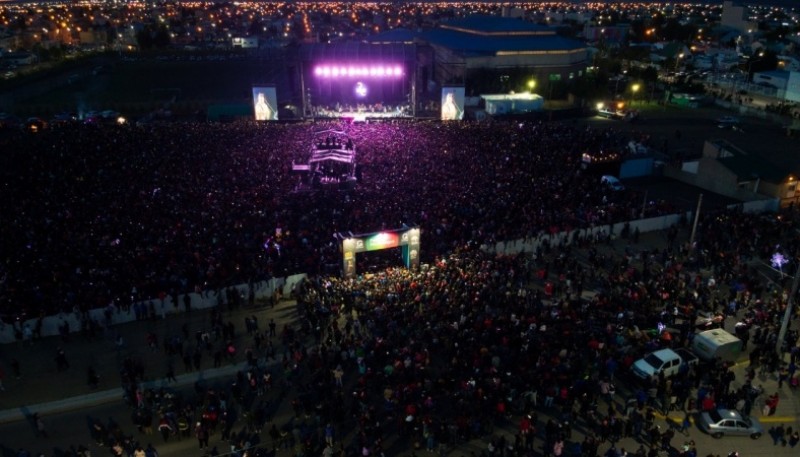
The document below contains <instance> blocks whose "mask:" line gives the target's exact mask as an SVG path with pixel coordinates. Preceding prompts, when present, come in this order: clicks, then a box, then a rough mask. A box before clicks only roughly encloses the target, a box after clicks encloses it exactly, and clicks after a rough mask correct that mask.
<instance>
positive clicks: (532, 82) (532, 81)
mask: <svg viewBox="0 0 800 457" xmlns="http://www.w3.org/2000/svg"><path fill="white" fill-rule="evenodd" d="M535 87H536V80H535V79H529V80H528V92H533V89H534V88H535Z"/></svg>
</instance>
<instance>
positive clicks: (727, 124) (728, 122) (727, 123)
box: [717, 116, 740, 130]
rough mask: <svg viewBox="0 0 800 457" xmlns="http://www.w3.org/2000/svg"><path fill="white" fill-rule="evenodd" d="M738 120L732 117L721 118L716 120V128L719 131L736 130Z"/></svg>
mask: <svg viewBox="0 0 800 457" xmlns="http://www.w3.org/2000/svg"><path fill="white" fill-rule="evenodd" d="M739 123H740V121H739V118H738V117H734V116H722V117H721V118H719V119H717V127H718V128H721V129H733V130H735V129H737V128H738V127H739Z"/></svg>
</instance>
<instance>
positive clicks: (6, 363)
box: [0, 301, 296, 423]
mask: <svg viewBox="0 0 800 457" xmlns="http://www.w3.org/2000/svg"><path fill="white" fill-rule="evenodd" d="M210 315H211V310H195V311H192V312H191V313H189V314H180V315H170V316H167V318H165V319H160V320H156V321H136V322H131V323H127V324H121V325H117V326H114V327H113V328H112V332H115V333H114V334H112V335H99V336H97V337H96V338H95V339H93V340H91V341H88V340H85V339H84V338H83V337H82V336H81V335H80V334H72V335H70V339H69V341H66V342H65V341H62V339H61V338H60V337H47V338H43V339H40V340H37V341H34V342H33V344H32V345H26V346H22V345H21V344H17V343H15V344H8V345H0V366H2V368H3V371H4V372H5V374H6V376H5V380H4V382H3V384H4V386H5V391H4V392H0V423H4V422H8V421H14V420H19V419H21V418H23V417H25V415H26V414H31V413H33V412H41V413H44V412H55V411H65V410H69V409H76V408H80V407H83V406H89V405H96V404H101V403H107V402H110V401H117V400H121V399H122V389H121V384H120V370H121V368H122V366H123V362H124V360H125V359H126V358H128V357H129V358H130V359H131V360H134V361H138V362H141V363H142V365H143V366H144V378H145V382H146V383H147V384H149V385H156V386H161V385H162V384H161V383H162V381H163V379H164V378H165V375H166V372H167V367H168V366H169V364H170V363H171V364H172V366H173V367H174V369H175V375H176V378H177V379H178V385H187V384H192V383H194V382H195V381H197V380H198V379H200V378H203V379H209V378H217V377H222V376H227V375H230V374H234V373H236V371H237V370H238V369H239V368H240V367H241V366H242V365H243V363H244V362H243V361H244V350H245V349H246V348H247V347H250V346H252V338H251V337H250V336H249V335H248V334H247V333H246V331H245V325H244V319H245V317H246V316H256V318H257V319H258V326H259V329H260V330H261V331H262V332H265V333H268V327H267V324H268V322H269V321H270V319H274V320H275V323H276V326H277V332H278V334H280V330H281V329H282V328H283V326H284V324H287V323H290V322H292V321H294V320H295V316H296V310H295V302H294V301H283V302H281V303H280V304H278V305H277V306H276V307H275V308H268V307H264V306H258V305H257V306H256V307H254V308H247V307H244V308H238V309H235V310H233V311H232V312H231V311H229V310H228V309H227V308H226V309H225V310H224V314H223V322H225V323H227V322H231V323H233V325H234V327H235V329H236V333H235V335H236V337H235V339H234V340H233V342H234V345H235V346H236V347H237V349H239V350H238V351H237V358H236V363H235V364H231V363H230V362H226V364H224V365H223V366H222V367H220V368H212V367H213V359H212V357H211V356H209V355H208V353H207V352H203V356H202V359H201V364H200V371H189V372H186V371H185V370H184V368H185V367H184V362H183V359H182V357H180V356H168V355H167V354H166V352H165V351H164V350H163V341H164V339H165V337H172V336H180V337H181V338H184V335H186V334H188V338H185V343H184V349H186V348H188V347H192V348H194V345H195V332H197V331H200V330H205V329H208V328H210V325H209V323H210V317H209V316H210ZM184 326H185V330H186V332H185V333H184V329H183V327H184ZM116 332H119V334H120V335H122V337H123V339H124V341H125V346H124V347H123V348H122V349H119V350H118V349H117V347H116V344H115V343H114V341H113V340H114V337H115V336H116ZM148 332H153V333H155V334H156V335H157V336H158V341H159V347H158V348H157V349H156V350H151V349H150V348H149V347H148V346H147V343H146V335H147V333H148ZM212 339H213V337H212ZM221 343H223V342H222V341H219V342H217V344H221ZM273 343H274V344H275V349H276V353H277V354H281V352H282V351H283V347H282V345H281V344H280V341H279V339H277V338H273ZM59 347H61V348H63V349H64V351H65V353H66V356H67V360H68V362H69V368H68V369H67V370H65V371H62V372H58V371H57V370H56V362H55V355H56V351H57V349H58V348H59ZM13 358H16V359H17V360H18V361H19V364H20V374H21V377H20V378H19V379H16V378H15V376H14V373H13V371H12V369H11V360H12V359H13ZM89 367H93V368H94V370H95V372H96V373H97V375H98V376H99V377H100V382H99V385H98V388H97V389H95V390H92V389H90V388H89V386H88V373H87V370H88V368H89ZM172 385H173V386H175V385H176V384H175V383H172Z"/></svg>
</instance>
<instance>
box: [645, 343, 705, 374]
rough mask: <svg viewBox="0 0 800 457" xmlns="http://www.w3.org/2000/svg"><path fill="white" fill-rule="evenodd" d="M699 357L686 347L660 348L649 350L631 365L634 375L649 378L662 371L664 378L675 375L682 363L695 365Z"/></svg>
mask: <svg viewBox="0 0 800 457" xmlns="http://www.w3.org/2000/svg"><path fill="white" fill-rule="evenodd" d="M698 362H699V359H698V358H697V356H696V355H694V354H692V353H691V352H689V351H687V350H686V349H675V350H672V349H661V350H658V351H655V352H651V353H650V354H647V355H646V356H644V357H642V358H641V359H639V360H637V361H636V362H634V363H633V365H632V366H631V370H632V371H633V374H634V376H636V377H637V378H639V379H649V378H651V377H653V376H659V374H660V373H664V377H665V378H669V377H671V376H675V375H676V374H678V373H679V372H680V371H681V367H682V366H683V365H687V366H692V365H697V363H698Z"/></svg>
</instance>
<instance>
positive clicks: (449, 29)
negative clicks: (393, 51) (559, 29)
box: [369, 15, 589, 95]
mask: <svg viewBox="0 0 800 457" xmlns="http://www.w3.org/2000/svg"><path fill="white" fill-rule="evenodd" d="M395 40H396V41H395ZM369 41H370V42H373V43H387V42H401V43H409V42H413V43H416V44H417V45H418V46H425V47H430V48H431V50H432V54H433V67H432V68H431V69H430V71H428V70H427V69H425V70H424V71H423V72H422V73H421V78H422V79H423V80H424V81H427V85H428V86H429V87H437V86H443V85H448V84H463V85H465V86H466V88H467V92H468V95H478V94H480V93H487V92H488V93H503V92H506V93H507V92H511V91H524V90H526V88H527V87H526V86H527V84H528V82H529V81H531V80H533V81H536V82H537V85H536V87H537V89H541V90H543V91H546V90H547V86H548V85H549V84H550V83H552V82H557V81H569V80H571V79H573V78H576V77H580V76H582V75H583V74H584V72H585V71H586V67H587V66H588V65H589V52H588V48H587V46H586V45H585V44H584V43H582V42H581V41H578V40H574V39H571V38H566V37H562V36H560V35H558V34H557V33H556V29H555V28H553V27H549V26H545V25H539V24H534V23H532V22H528V21H525V20H523V19H519V18H508V17H500V16H487V15H472V16H467V17H465V18H462V19H453V20H449V21H445V22H442V23H440V24H439V25H438V26H436V27H433V28H430V29H428V30H423V31H420V32H411V31H408V30H404V31H401V32H395V31H389V32H386V33H384V34H379V35H375V36H373V37H370V39H369Z"/></svg>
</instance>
